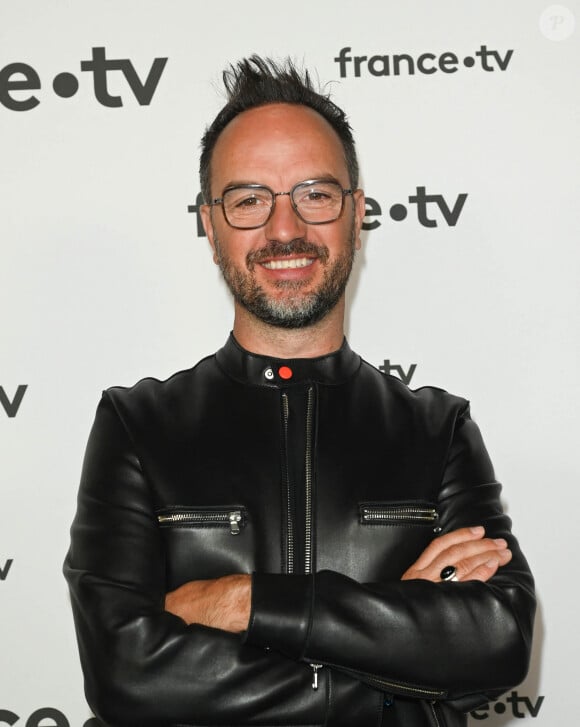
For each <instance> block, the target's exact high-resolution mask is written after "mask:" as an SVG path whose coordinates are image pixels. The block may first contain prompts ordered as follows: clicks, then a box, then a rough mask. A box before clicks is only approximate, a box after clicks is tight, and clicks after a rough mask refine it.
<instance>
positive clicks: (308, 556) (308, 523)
mask: <svg viewBox="0 0 580 727" xmlns="http://www.w3.org/2000/svg"><path fill="white" fill-rule="evenodd" d="M313 402H314V389H313V388H312V387H310V389H308V400H307V404H306V453H305V461H304V494H305V500H306V502H305V506H304V513H305V528H304V572H305V573H312V409H313ZM322 667H323V665H322V664H310V668H311V669H312V689H314V691H316V690H317V689H318V672H319V671H320V669H322Z"/></svg>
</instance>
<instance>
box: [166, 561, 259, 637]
mask: <svg viewBox="0 0 580 727" xmlns="http://www.w3.org/2000/svg"><path fill="white" fill-rule="evenodd" d="M251 601H252V579H251V576H249V575H244V574H236V575H230V576H223V577H222V578H214V579H212V580H207V581H189V582H188V583H184V584H183V585H182V586H180V587H179V588H176V589H175V591H171V592H170V593H168V594H167V595H166V596H165V610H166V611H169V612H170V613H173V614H175V616H179V617H180V618H182V619H183V620H184V621H185V623H186V624H192V623H197V624H202V625H203V626H211V627H213V628H215V629H223V630H224V631H231V632H232V633H240V631H245V630H246V629H247V628H248V623H249V620H250V605H251Z"/></svg>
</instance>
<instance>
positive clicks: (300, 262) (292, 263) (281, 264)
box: [262, 257, 314, 270]
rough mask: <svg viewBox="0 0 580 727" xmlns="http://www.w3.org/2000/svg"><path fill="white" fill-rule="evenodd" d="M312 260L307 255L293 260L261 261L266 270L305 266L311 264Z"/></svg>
mask: <svg viewBox="0 0 580 727" xmlns="http://www.w3.org/2000/svg"><path fill="white" fill-rule="evenodd" d="M313 262H314V260H313V259H312V258H308V257H299V258H295V259H294V260H270V261H269V262H267V263H262V265H263V266H264V267H265V268H268V270H284V269H285V268H306V267H308V266H309V265H312V263H313Z"/></svg>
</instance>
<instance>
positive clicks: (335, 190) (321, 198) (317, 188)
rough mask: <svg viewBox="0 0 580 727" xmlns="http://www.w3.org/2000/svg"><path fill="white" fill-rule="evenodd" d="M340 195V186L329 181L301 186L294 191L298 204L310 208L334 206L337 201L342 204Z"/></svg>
mask: <svg viewBox="0 0 580 727" xmlns="http://www.w3.org/2000/svg"><path fill="white" fill-rule="evenodd" d="M340 197H341V194H340V187H339V186H338V185H335V184H332V183H328V182H319V183H317V184H312V185H308V186H305V187H299V188H298V189H296V191H295V193H294V198H295V202H296V204H297V205H298V206H302V207H309V208H313V207H328V206H333V205H334V204H336V203H337V201H338V203H339V204H340Z"/></svg>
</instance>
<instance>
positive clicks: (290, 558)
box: [282, 394, 294, 573]
mask: <svg viewBox="0 0 580 727" xmlns="http://www.w3.org/2000/svg"><path fill="white" fill-rule="evenodd" d="M289 417H290V407H289V405H288V394H282V420H283V424H284V456H285V458H286V459H285V463H284V465H285V478H286V531H287V541H288V552H287V554H286V567H287V571H288V573H293V572H294V524H293V522H292V493H291V491H290V474H289V472H288V419H289Z"/></svg>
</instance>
